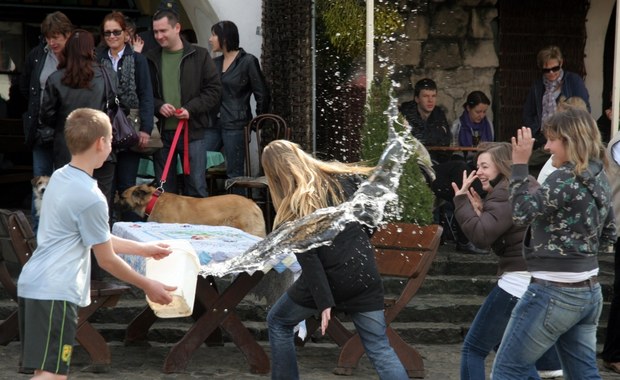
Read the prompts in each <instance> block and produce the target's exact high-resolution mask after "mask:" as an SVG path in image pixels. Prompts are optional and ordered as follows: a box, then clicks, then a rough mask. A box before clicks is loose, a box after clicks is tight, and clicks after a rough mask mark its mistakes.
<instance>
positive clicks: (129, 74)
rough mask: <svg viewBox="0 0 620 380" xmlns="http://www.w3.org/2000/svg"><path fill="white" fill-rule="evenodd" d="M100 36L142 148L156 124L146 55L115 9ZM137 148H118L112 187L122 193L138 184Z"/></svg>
mask: <svg viewBox="0 0 620 380" xmlns="http://www.w3.org/2000/svg"><path fill="white" fill-rule="evenodd" d="M101 37H102V39H103V41H105V45H104V46H102V47H101V48H99V49H97V61H98V62H101V64H102V65H103V66H105V67H106V68H107V69H110V70H114V71H115V72H116V74H117V78H118V98H119V100H120V102H121V104H122V105H123V107H125V108H127V109H129V110H130V117H129V119H130V120H131V121H132V123H134V126H135V127H137V129H139V131H140V133H139V134H140V142H139V143H138V146H137V147H136V150H137V151H138V152H139V150H140V148H141V147H145V146H146V144H147V143H148V141H149V139H150V137H151V132H152V130H153V126H154V122H153V121H154V119H153V116H154V110H153V88H152V87H151V77H150V74H149V67H148V64H147V62H146V58H145V57H144V56H143V55H141V54H137V53H135V52H134V51H133V49H132V47H131V45H130V44H129V41H130V36H129V33H128V31H127V24H126V22H125V16H124V15H123V14H122V13H120V12H112V13H109V14H107V15H106V16H105V17H104V18H103V22H102V23H101ZM138 152H134V151H132V150H125V151H120V152H117V156H116V159H117V162H116V175H115V180H114V182H115V189H113V191H118V193H119V194H122V193H123V191H125V190H126V189H127V188H129V187H131V186H134V185H135V184H136V176H137V175H138V166H139V164H140V156H141V155H140V153H138ZM126 217H127V216H126ZM136 218H137V216H136ZM124 219H126V218H124Z"/></svg>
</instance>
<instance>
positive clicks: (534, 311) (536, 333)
mask: <svg viewBox="0 0 620 380" xmlns="http://www.w3.org/2000/svg"><path fill="white" fill-rule="evenodd" d="M602 308H603V296H602V294H601V286H600V284H594V285H592V286H591V287H583V288H564V287H558V286H554V285H552V284H544V285H543V284H536V283H533V284H530V286H529V288H528V290H527V291H526V292H525V294H524V295H523V298H521V300H520V301H519V302H518V303H517V305H516V306H515V308H514V310H513V311H512V315H511V317H510V322H508V326H507V327H506V331H505V333H504V337H503V338H502V344H501V345H500V347H499V351H498V353H497V355H496V356H495V362H494V363H493V373H492V376H493V377H492V378H493V380H504V379H524V378H525V377H526V375H527V373H528V371H529V370H530V368H531V366H532V365H533V364H534V362H536V360H537V359H538V358H539V357H541V356H542V355H543V353H544V352H545V351H547V350H548V349H549V348H550V347H552V346H553V345H554V344H555V347H556V350H557V352H558V354H559V355H560V361H561V362H562V370H563V371H564V379H565V380H577V379H578V380H585V379H600V378H601V377H600V375H599V373H598V368H597V365H596V328H597V325H598V319H599V317H600V315H601V310H602Z"/></svg>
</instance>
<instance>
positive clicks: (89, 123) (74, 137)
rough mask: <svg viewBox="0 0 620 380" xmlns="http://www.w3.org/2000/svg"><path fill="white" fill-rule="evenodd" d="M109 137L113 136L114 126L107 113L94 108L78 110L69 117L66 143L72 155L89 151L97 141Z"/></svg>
mask: <svg viewBox="0 0 620 380" xmlns="http://www.w3.org/2000/svg"><path fill="white" fill-rule="evenodd" d="M107 136H110V137H111V136H112V125H111V124H110V118H109V117H108V115H106V114H105V113H103V112H101V111H99V110H95V109H92V108H78V109H76V110H74V111H73V112H71V113H70V114H69V116H67V121H66V122H65V141H66V143H67V148H69V152H70V153H71V154H72V155H74V154H80V153H83V152H85V151H87V150H88V149H89V148H90V147H91V146H92V145H93V144H94V143H95V141H97V140H98V139H100V138H101V137H107Z"/></svg>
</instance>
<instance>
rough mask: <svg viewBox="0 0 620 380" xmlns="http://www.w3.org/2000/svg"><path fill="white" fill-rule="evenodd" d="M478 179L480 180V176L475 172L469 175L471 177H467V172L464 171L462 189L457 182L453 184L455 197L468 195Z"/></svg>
mask: <svg viewBox="0 0 620 380" xmlns="http://www.w3.org/2000/svg"><path fill="white" fill-rule="evenodd" d="M476 179H478V176H477V175H476V171H475V170H474V171H472V172H471V173H469V175H467V170H463V184H462V185H461V188H460V189H459V186H458V185H457V184H456V183H455V182H452V189H453V190H454V196H457V195H465V194H468V193H469V188H470V187H471V185H472V183H474V181H475V180H476Z"/></svg>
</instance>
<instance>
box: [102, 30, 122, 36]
mask: <svg viewBox="0 0 620 380" xmlns="http://www.w3.org/2000/svg"><path fill="white" fill-rule="evenodd" d="M121 33H123V31H122V30H120V29H117V30H106V31H105V32H103V36H104V37H110V36H111V35H115V36H116V37H118V36H120V35H121Z"/></svg>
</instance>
